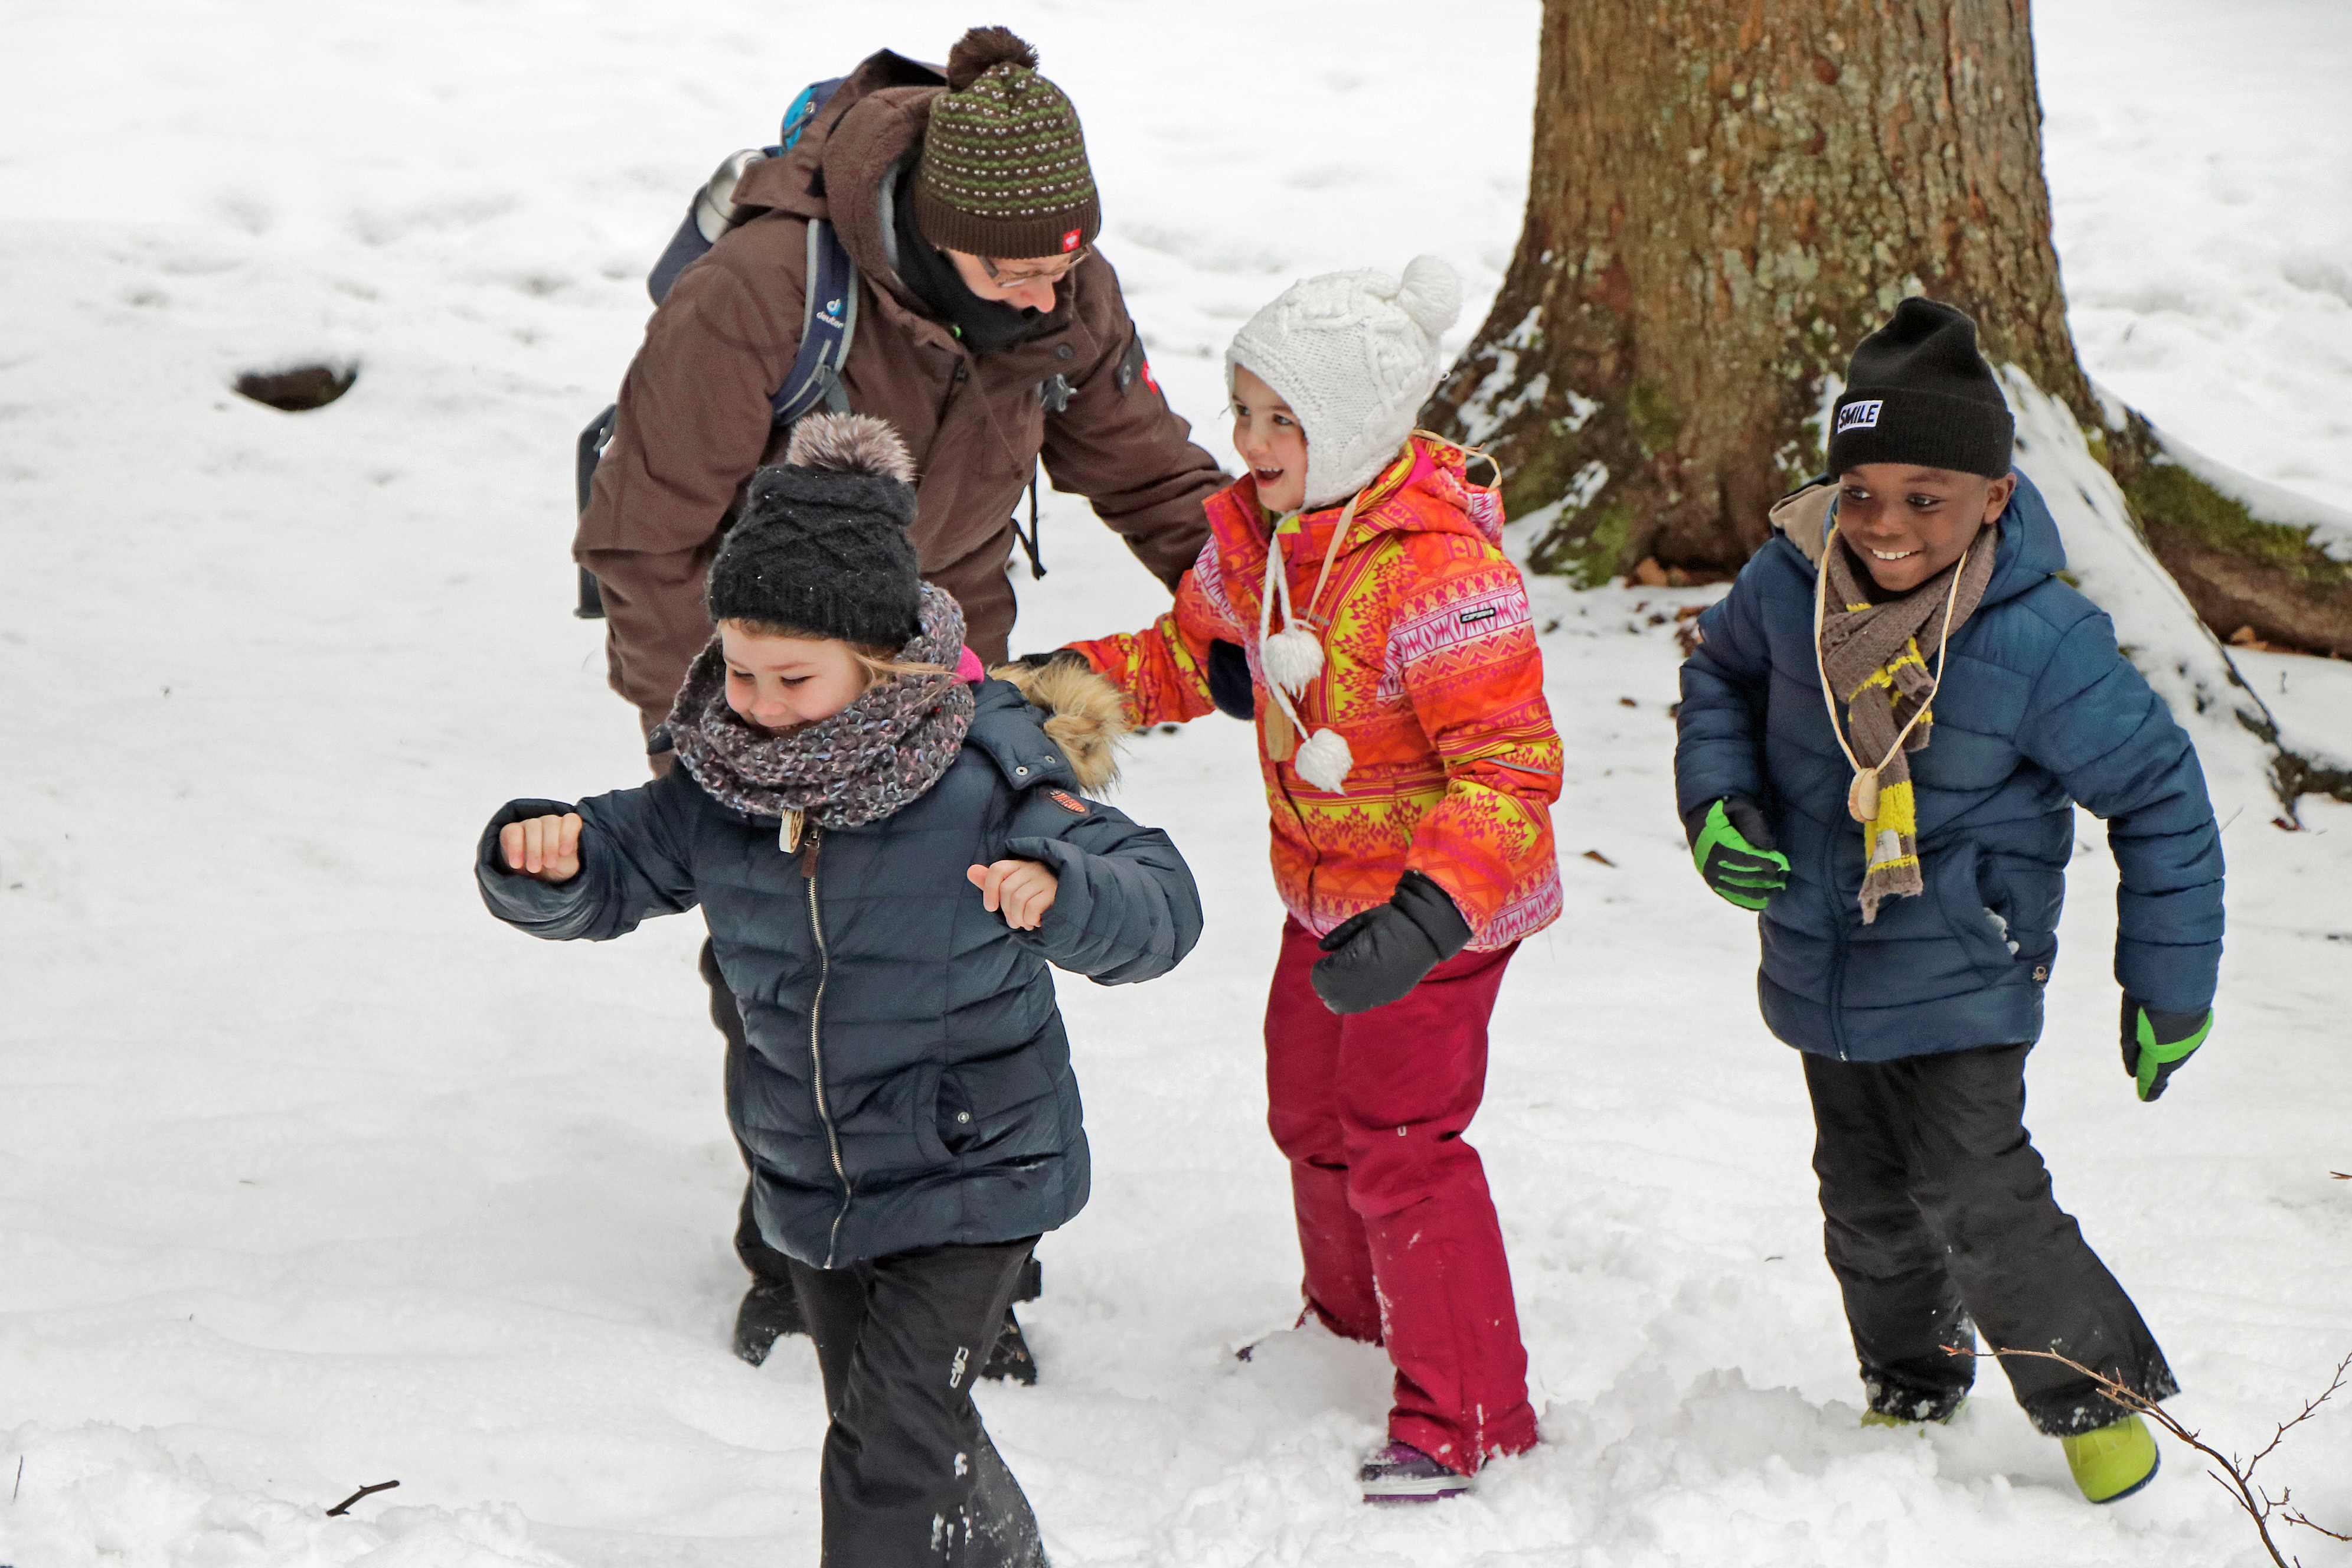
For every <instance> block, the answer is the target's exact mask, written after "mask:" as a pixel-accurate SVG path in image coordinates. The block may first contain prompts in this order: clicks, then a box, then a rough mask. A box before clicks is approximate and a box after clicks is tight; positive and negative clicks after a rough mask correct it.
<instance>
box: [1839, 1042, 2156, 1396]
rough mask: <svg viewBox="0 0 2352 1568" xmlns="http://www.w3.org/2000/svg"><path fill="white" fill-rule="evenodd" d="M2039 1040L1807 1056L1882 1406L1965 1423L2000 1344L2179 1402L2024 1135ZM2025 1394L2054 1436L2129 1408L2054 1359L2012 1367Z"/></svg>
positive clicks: (1871, 1377)
mask: <svg viewBox="0 0 2352 1568" xmlns="http://www.w3.org/2000/svg"><path fill="white" fill-rule="evenodd" d="M2030 1049H2032V1047H2029V1046H1984V1047H1978V1048H1977V1049H1974V1050H1964V1051H1946V1052H1940V1053H1938V1054H1936V1055H1933V1056H1922V1057H1909V1058H1903V1059H1901V1060H1898V1061H1891V1062H1842V1061H1837V1060H1834V1059H1832V1058H1828V1057H1821V1056H1815V1055H1813V1054H1812V1053H1811V1052H1810V1051H1808V1052H1804V1053H1801V1054H1802V1055H1803V1057H1804V1063H1805V1088H1806V1089H1807V1091H1808V1092H1810V1093H1811V1096H1812V1101H1813V1125H1814V1129H1815V1132H1816V1135H1817V1138H1816V1142H1815V1143H1814V1146H1813V1173H1814V1174H1815V1175H1817V1176H1819V1177H1820V1178H1821V1184H1822V1217H1823V1219H1824V1220H1825V1222H1826V1225H1825V1227H1824V1230H1825V1237H1826V1240H1827V1243H1828V1251H1829V1263H1830V1269H1831V1272H1832V1273H1833V1274H1835V1275H1836V1276H1837V1282H1838V1288H1839V1289H1841V1290H1842V1291H1843V1292H1844V1295H1845V1315H1846V1321H1847V1322H1848V1323H1849V1324H1850V1325H1851V1326H1852V1327H1853V1348H1854V1353H1855V1354H1856V1355H1857V1356H1858V1357H1859V1358H1860V1359H1861V1362H1862V1377H1863V1383H1864V1387H1865V1388H1866V1389H1867V1390H1868V1392H1869V1395H1870V1407H1871V1408H1872V1409H1873V1410H1875V1411H1878V1412H1880V1413H1881V1414H1884V1415H1894V1416H1897V1417H1900V1418H1902V1419H1905V1420H1938V1419H1941V1418H1942V1417H1944V1416H1947V1415H1950V1414H1951V1412H1952V1411H1953V1410H1954V1409H1955V1408H1956V1407H1957V1406H1958V1405H1959V1402H1960V1400H1961V1398H1962V1397H1963V1396H1964V1395H1965V1394H1967V1393H1968V1391H1969V1385H1970V1384H1971V1383H1972V1382H1973V1381H1974V1379H1975V1376H1976V1362H1975V1359H1974V1358H1973V1357H1972V1356H1969V1355H1948V1354H1946V1353H1945V1351H1946V1347H1947V1346H1950V1347H1954V1348H1957V1349H1963V1350H1966V1349H1972V1348H1973V1347H1974V1345H1975V1343H1976V1337H1977V1334H1978V1333H1979V1332H1981V1333H1982V1334H1983V1335H1984V1338H1985V1340H1986V1342H1987V1344H1988V1346H1989V1347H1990V1348H1992V1349H1997V1350H2009V1349H2017V1350H2051V1351H2056V1352H2059V1353H2060V1354H2061V1355H2064V1356H2066V1357H2068V1358H2070V1359H2072V1360H2074V1361H2077V1362H2080V1363H2083V1364H2084V1366H2087V1367H2090V1368H2092V1369H2093V1370H2095V1371H2097V1372H2100V1373H2105V1374H2106V1375H2107V1376H2109V1377H2112V1378H2114V1379H2115V1380H2116V1382H2118V1383H2120V1384H2123V1385H2124V1386H2125V1387H2126V1388H2128V1389H2131V1390H2132V1391H2133V1392H2135V1393H2137V1394H2142V1395H2144V1396H2146V1397H2147V1398H2149V1399H2164V1398H2168V1397H2169V1396H2170V1395H2172V1394H2177V1393H2179V1384H2177V1383H2176V1382H2174V1381H2173V1376H2172V1369H2171V1368H2170V1367H2169V1366H2168V1365H2167V1364H2166V1363H2165V1360H2164V1352H2162V1351H2160V1350H2158V1348H2157V1344H2156V1341H2155V1339H2154V1338H2153V1337H2152V1336H2151V1335H2150V1334H2149V1333H2148V1331H2147V1324H2146V1323H2144V1322H2142V1321H2140V1315H2139V1310H2138V1309H2137V1308H2136V1307H2134V1306H2133V1305H2132V1303H2131V1298H2129V1297H2128V1296H2126V1295H2125V1294H2124V1290H2123V1287H2122V1286H2121V1285H2118V1284H2117V1283H2116V1278H2115V1276H2114V1275H2112V1274H2110V1273H2108V1272H2107V1268H2106V1266H2105V1264H2103V1263H2101V1262H2100V1261H2099V1259H2098V1257H2097V1255H2096V1254H2095V1253H2094V1252H2092V1250H2091V1248H2090V1246H2089V1244H2087V1243H2086V1242H2084V1239H2083V1232H2082V1227H2081V1226H2077V1225H2076V1224H2075V1223H2074V1218H2073V1216H2072V1215H2068V1214H2067V1213H2066V1212H2065V1211H2064V1210H2063V1209H2061V1208H2060V1207H2059V1206H2058V1201H2057V1199H2056V1197H2055V1196H2053V1194H2052V1192H2051V1190H2050V1173H2049V1172H2048V1171H2047V1170H2046V1169H2044V1168H2043V1166H2042V1156H2041V1154H2040V1153H2038V1152H2035V1150H2034V1147H2033V1143H2032V1139H2031V1138H2030V1137H2029V1136H2028V1135H2027V1133H2026V1131H2025V1057H2026V1053H2027V1051H2029V1050H2030ZM2000 1364H2001V1369H2002V1370H2003V1371H2004V1372H2006V1373H2008V1374H2009V1381H2010V1385H2011V1388H2013V1389H2014V1390H2015V1391H2016V1394H2017V1402H2018V1403H2019V1404H2020V1405H2023V1406H2024V1407H2025V1413H2026V1415H2028V1416H2029V1417H2031V1418H2032V1422H2033V1425H2034V1426H2036V1427H2038V1428H2039V1429H2040V1430H2042V1432H2044V1433H2046V1434H2049V1435H2050V1436H2067V1435H2071V1434H2074V1433H2081V1432H2087V1431H2090V1430H2091V1429H2092V1428H2094V1427H2097V1426H2106V1425H2107V1424H2108V1423H2110V1422H2113V1421H2117V1420H2120V1419H2122V1418H2123V1416H2124V1415H2125V1414H2126V1412H2125V1411H2124V1410H2123V1409H2122V1408H2120V1407H2119V1406H2117V1405H2115V1404H2113V1403H2112V1402H2111V1401H2109V1400H2108V1399H2106V1398H2105V1396H2104V1395H2102V1394H2100V1393H2099V1392H2098V1390H2097V1387H2096V1385H2095V1384H2093V1383H2091V1382H2090V1381H2089V1380H2088V1379H2086V1378H2084V1376H2083V1375H2082V1374H2081V1373H2076V1372H2074V1371H2073V1370H2071V1369H2070V1368H2067V1367H2064V1366H2062V1365H2060V1364H2059V1363H2056V1362H2052V1361H2042V1360H2037V1359H2032V1358H2028V1357H2020V1356H2011V1357H2004V1358H2002V1359H2001V1363H2000Z"/></svg>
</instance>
